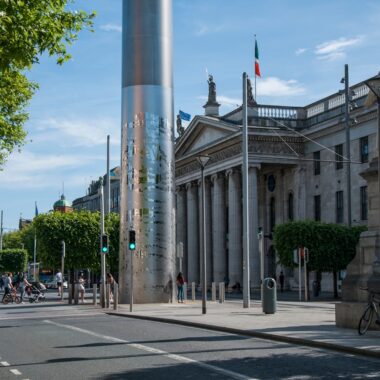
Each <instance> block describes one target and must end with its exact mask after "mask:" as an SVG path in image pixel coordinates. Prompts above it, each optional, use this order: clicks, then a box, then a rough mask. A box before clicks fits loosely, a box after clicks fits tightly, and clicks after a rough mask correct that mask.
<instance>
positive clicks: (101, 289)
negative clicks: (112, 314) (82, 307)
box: [99, 284, 103, 307]
mask: <svg viewBox="0 0 380 380" xmlns="http://www.w3.org/2000/svg"><path fill="white" fill-rule="evenodd" d="M102 299H103V286H102V284H100V287H99V305H100V307H103V306H102Z"/></svg>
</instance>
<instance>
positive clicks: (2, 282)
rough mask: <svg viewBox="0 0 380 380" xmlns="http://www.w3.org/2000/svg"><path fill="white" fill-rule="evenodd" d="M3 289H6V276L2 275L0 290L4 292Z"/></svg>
mask: <svg viewBox="0 0 380 380" xmlns="http://www.w3.org/2000/svg"><path fill="white" fill-rule="evenodd" d="M3 288H4V275H2V276H1V278H0V290H3Z"/></svg>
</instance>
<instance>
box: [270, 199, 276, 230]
mask: <svg viewBox="0 0 380 380" xmlns="http://www.w3.org/2000/svg"><path fill="white" fill-rule="evenodd" d="M269 223H270V231H271V232H273V230H274V226H275V225H276V198H275V197H272V198H271V199H270V211H269Z"/></svg>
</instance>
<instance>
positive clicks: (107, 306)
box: [106, 284, 111, 309]
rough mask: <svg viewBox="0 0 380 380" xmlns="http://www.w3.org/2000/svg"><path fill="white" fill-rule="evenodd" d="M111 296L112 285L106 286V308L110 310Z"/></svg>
mask: <svg viewBox="0 0 380 380" xmlns="http://www.w3.org/2000/svg"><path fill="white" fill-rule="evenodd" d="M110 295H111V285H110V284H107V285H106V308H107V309H109V307H110Z"/></svg>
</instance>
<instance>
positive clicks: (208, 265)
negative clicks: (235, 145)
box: [205, 178, 214, 286]
mask: <svg viewBox="0 0 380 380" xmlns="http://www.w3.org/2000/svg"><path fill="white" fill-rule="evenodd" d="M205 190H206V194H205V198H206V199H205V209H206V237H207V240H206V249H207V251H206V260H207V262H206V272H207V284H208V286H211V283H212V282H213V281H214V279H213V262H212V261H213V260H212V212H211V182H210V180H209V179H208V178H205Z"/></svg>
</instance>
